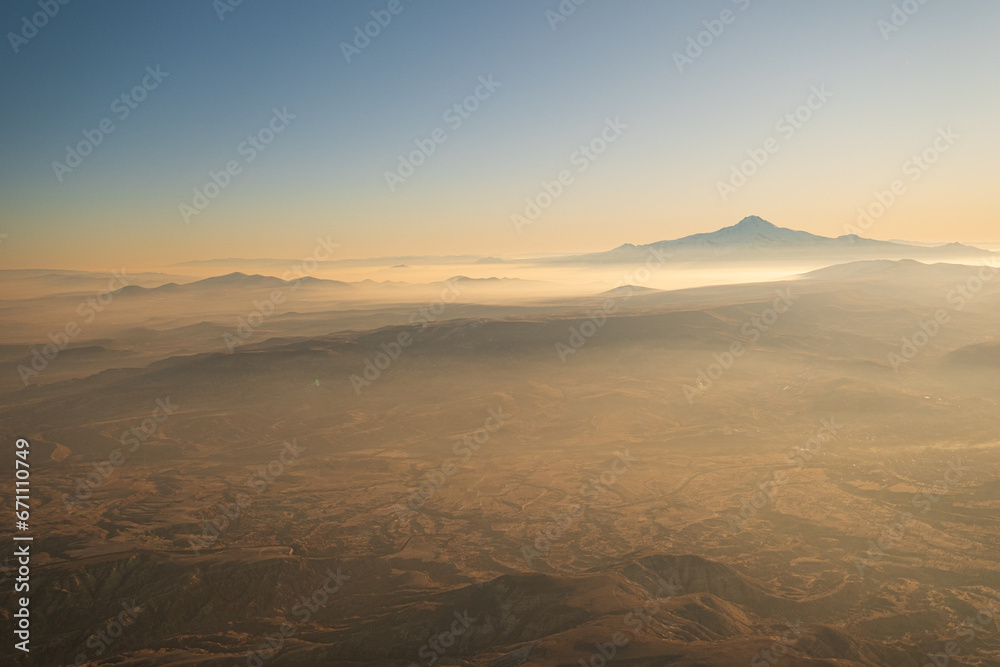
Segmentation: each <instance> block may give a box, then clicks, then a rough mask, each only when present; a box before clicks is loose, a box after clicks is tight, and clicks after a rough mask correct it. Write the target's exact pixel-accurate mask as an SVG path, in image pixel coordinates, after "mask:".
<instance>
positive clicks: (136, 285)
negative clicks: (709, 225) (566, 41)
mask: <svg viewBox="0 0 1000 667" xmlns="http://www.w3.org/2000/svg"><path fill="white" fill-rule="evenodd" d="M480 268H481V265H480ZM491 268H493V269H495V271H494V274H495V275H497V274H504V273H507V270H506V269H505V268H504V267H491ZM628 269H629V267H627V266H623V267H620V268H619V269H616V270H617V271H618V273H619V274H621V273H623V272H625V271H626V270H628ZM997 271H998V270H997V269H995V268H992V266H990V265H986V266H972V265H959V264H946V263H933V262H931V261H920V262H918V261H914V260H906V259H902V260H899V259H896V260H877V259H872V260H865V261H858V262H845V263H842V264H837V265H835V266H831V267H829V268H823V269H820V270H818V271H812V272H807V273H805V274H802V275H797V276H794V277H790V278H788V279H785V280H779V281H769V282H753V283H745V284H734V285H711V286H703V287H694V288H687V289H681V290H667V289H652V288H647V287H642V286H638V285H636V284H635V283H636V282H637V281H632V283H630V284H629V285H625V286H619V287H614V284H613V283H612V284H610V285H605V286H604V288H603V289H599V288H597V287H595V288H593V289H591V288H590V287H586V288H579V289H577V290H576V291H577V292H585V293H571V292H572V290H566V289H562V288H560V289H555V288H551V289H549V293H547V294H546V289H547V288H546V287H545V285H544V284H543V283H542V282H541V281H524V282H525V283H527V284H530V285H532V286H533V287H532V289H531V290H530V291H531V294H530V295H528V296H522V297H521V298H514V297H513V296H512V295H516V294H517V293H518V290H519V289H521V288H522V287H524V286H523V285H519V284H518V283H517V282H516V281H515V282H509V281H508V283H507V284H505V285H502V287H503V289H500V288H499V286H498V285H497V281H494V282H493V283H491V282H490V281H489V280H486V279H483V278H476V279H472V278H463V279H458V280H452V281H429V282H427V283H426V284H423V285H421V286H418V287H414V286H410V287H408V288H404V287H399V286H397V287H395V288H393V289H395V290H396V291H393V292H391V294H390V293H388V292H386V290H388V289H389V287H387V286H386V285H383V286H382V287H381V288H378V289H377V288H375V287H371V286H369V287H371V289H367V288H364V287H358V286H357V284H356V283H352V284H351V285H353V286H349V285H348V284H347V283H340V284H336V283H333V282H330V281H324V280H303V281H296V282H289V281H282V280H281V279H279V278H274V277H266V276H261V275H255V274H245V273H232V274H227V275H223V276H220V277H214V278H211V279H209V280H205V281H202V282H197V281H192V279H191V278H187V283H186V284H180V285H176V286H173V287H167V288H163V287H160V285H164V284H166V283H168V282H174V281H175V280H174V279H171V278H167V277H163V276H156V275H149V276H139V277H133V278H132V280H131V282H130V284H129V286H128V287H126V288H125V289H121V288H120V287H119V286H115V290H116V291H114V292H113V293H112V298H110V299H105V300H106V303H103V304H101V305H102V309H101V311H99V312H95V315H94V317H93V318H92V320H91V321H90V322H86V321H85V320H84V314H85V313H86V312H87V311H86V309H85V308H84V313H83V314H81V313H80V311H78V310H77V305H78V304H80V303H86V299H87V297H88V295H90V296H92V295H94V294H95V293H97V292H99V291H100V290H102V289H103V288H104V287H105V285H104V284H103V283H106V282H107V279H108V277H107V276H104V277H101V276H96V275H83V274H80V275H63V276H55V274H54V273H52V272H50V273H48V274H45V273H44V272H40V273H38V274H30V272H4V273H5V274H6V275H5V276H3V280H4V281H5V293H6V294H7V298H6V299H5V300H4V301H3V302H2V304H0V309H2V311H3V328H4V340H5V345H4V346H3V347H2V349H0V352H2V355H3V356H2V358H0V364H2V367H3V384H2V396H0V405H2V408H0V415H2V431H3V436H4V440H5V441H9V442H13V441H14V439H16V438H18V437H23V438H27V439H28V440H29V441H30V442H31V443H32V457H33V458H32V465H33V469H32V473H33V477H32V479H33V480H34V481H33V484H34V491H33V493H34V494H35V503H36V509H34V511H33V518H34V526H35V528H34V529H35V530H36V533H37V535H38V537H36V542H35V545H34V546H35V558H34V560H33V563H34V567H35V572H34V575H33V577H34V578H33V582H34V585H35V592H34V600H35V602H34V605H35V606H34V608H33V609H34V614H35V623H36V624H37V625H36V632H37V633H38V636H44V637H45V638H46V641H45V645H44V647H41V646H40V647H38V648H37V649H36V651H37V653H38V655H37V656H36V653H35V652H33V653H32V658H33V659H38V660H40V662H37V663H35V664H44V665H70V664H94V665H134V666H139V665H195V664H197V665H219V666H221V665H244V664H246V665H261V664H269V665H275V666H279V665H316V664H337V665H341V664H342V665H362V664H365V665H368V664H378V665H398V666H399V667H405V666H409V665H413V664H417V665H432V664H437V665H490V664H498V665H499V664H508V665H516V664H529V665H579V664H581V662H580V661H583V663H584V664H591V665H595V667H599V666H600V665H602V664H605V662H607V663H608V664H620V665H631V666H638V665H650V666H653V665H668V664H669V665H687V666H693V665H751V666H753V667H758V666H760V665H771V664H779V665H787V666H789V667H792V666H797V665H830V666H832V665H845V666H846V665H900V666H904V667H905V666H911V665H912V666H913V667H921V666H923V665H925V664H937V665H943V664H950V665H977V666H985V665H1000V628H998V627H997V625H996V624H995V623H994V622H993V618H994V616H995V615H996V613H997V612H998V611H1000V558H998V556H997V554H998V545H1000V538H998V534H1000V533H998V527H1000V513H998V512H1000V449H998V441H1000V438H998V436H997V432H998V431H997V414H998V403H997V389H996V387H997V384H996V378H997V371H998V369H1000V341H998V340H997V338H996V332H997V331H998V327H1000V280H994V275H995V274H996V273H997ZM653 272H654V273H655V270H654V271H653ZM178 280H179V279H178ZM46 281H48V282H46ZM52 281H57V282H58V287H57V286H56V285H55V284H50V283H52ZM81 281H84V282H81ZM87 281H89V282H87ZM29 285H30V286H31V288H30V289H29ZM73 285H77V286H79V287H78V288H74V287H73ZM494 287H495V288H497V289H493V288H494ZM380 289H381V290H382V291H379V290H380ZM588 290H589V292H588ZM276 293H277V294H280V296H281V299H280V300H279V299H277V298H275V296H274V295H275V294H276ZM18 294H19V295H21V296H20V297H18V296H16V295H18ZM271 299H273V301H274V302H273V303H272V304H271V305H272V306H273V311H270V312H268V309H267V307H266V303H268V302H270V301H269V300H271ZM262 304H263V305H264V306H265V307H263V308H260V312H261V317H259V318H257V319H249V320H248V319H247V317H248V314H249V313H251V312H252V311H254V310H255V309H256V308H258V307H259V306H261V305H262ZM67 318H70V319H71V320H73V321H76V322H77V323H78V324H79V325H80V329H81V333H80V334H79V335H78V336H76V337H74V338H73V340H72V341H70V342H69V344H68V345H66V346H65V349H60V350H59V351H58V353H57V354H54V355H52V358H51V359H49V358H45V360H44V363H43V362H42V361H40V360H39V359H38V358H36V357H35V355H34V353H33V350H37V351H41V350H42V348H43V346H44V345H45V344H46V343H48V342H49V341H48V340H47V334H48V333H50V332H53V331H62V330H63V323H64V322H65V321H66V319H67ZM239 318H243V320H242V322H243V323H242V324H240V319H239ZM240 327H242V328H240ZM57 338H58V336H57ZM53 340H55V339H53ZM53 344H56V343H53ZM43 358H44V355H43ZM33 364H34V365H33ZM25 369H30V370H25ZM5 565H8V566H9V565H10V563H6V564H5ZM6 573H7V574H6V575H5V576H6V577H8V578H9V577H10V576H11V575H12V572H11V571H10V570H9V569H8V570H6ZM5 590H6V589H5ZM5 595H9V593H6V592H5ZM4 608H5V609H10V608H12V606H11V605H8V604H5V605H4ZM123 609H124V610H126V611H123ZM5 613H8V612H5ZM504 656H508V657H507V658H506V659H505V658H504ZM11 664H13V663H11Z"/></svg>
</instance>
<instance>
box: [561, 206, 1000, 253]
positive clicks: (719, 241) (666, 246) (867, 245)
mask: <svg viewBox="0 0 1000 667" xmlns="http://www.w3.org/2000/svg"><path fill="white" fill-rule="evenodd" d="M651 252H655V253H657V254H658V255H661V256H663V257H665V258H667V259H671V260H676V261H701V260H719V259H737V260H770V259H781V260H789V259H805V258H809V259H815V258H817V257H823V258H826V259H830V260H831V261H838V262H839V261H852V260H855V259H876V258H878V259H959V258H985V257H986V256H987V255H989V251H986V250H982V249H980V248H974V247H972V246H967V245H962V244H961V243H950V244H947V245H941V246H925V245H909V244H906V243H899V242H892V241H876V240H874V239H866V238H862V237H860V236H857V235H855V234H848V235H845V236H838V237H836V238H831V237H826V236H818V235H816V234H810V233H809V232H802V231H796V230H794V229H787V228H785V227H778V226H777V225H774V224H772V223H770V222H768V221H767V220H764V219H763V218H760V217H758V216H756V215H752V216H749V217H747V218H744V219H743V220H741V221H740V222H739V223H738V224H735V225H733V226H731V227H724V228H723V229H720V230H718V231H715V232H709V233H703V234H694V235H692V236H685V237H683V238H679V239H675V240H672V241H657V242H656V243H649V244H645V245H633V244H631V243H626V244H625V245H622V246H619V247H617V248H615V249H613V250H609V251H607V252H599V253H591V254H587V255H573V256H568V257H561V258H558V259H556V260H550V261H555V262H558V263H581V264H605V263H608V264H618V263H639V262H645V261H647V260H648V259H649V257H650V253H651Z"/></svg>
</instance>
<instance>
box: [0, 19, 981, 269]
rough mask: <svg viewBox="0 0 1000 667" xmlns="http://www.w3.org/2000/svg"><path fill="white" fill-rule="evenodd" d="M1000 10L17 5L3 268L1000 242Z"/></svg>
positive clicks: (0, 224)
mask: <svg viewBox="0 0 1000 667" xmlns="http://www.w3.org/2000/svg"><path fill="white" fill-rule="evenodd" d="M576 1H577V2H579V1H580V0H576ZM46 7H48V11H49V13H50V14H54V15H52V16H47V15H45V14H44V11H45V8H46ZM906 10H908V11H909V12H910V13H907V12H906ZM379 21H381V23H379ZM998 23H1000V3H997V2H995V1H993V0H952V1H950V2H947V3H946V2H943V0H927V1H926V2H924V4H920V2H918V0H907V1H906V2H898V0H897V2H896V3H895V5H894V3H893V2H890V1H884V0H842V1H839V2H835V3H834V2H816V1H804V0H770V1H768V2H763V1H762V0H711V1H706V0H697V1H695V0H676V1H670V2H666V1H661V2H654V1H652V0H618V1H615V2H611V1H604V2H599V1H598V0H589V1H585V2H582V4H580V5H577V4H575V2H574V0H563V2H559V0H542V1H539V2H502V1H499V0H494V1H492V2H488V1H485V0H464V1H461V0H392V1H390V0H371V1H368V0H364V1H360V0H352V1H351V2H320V1H318V0H286V1H284V2H281V3H277V2H264V1H263V0H243V1H242V2H240V3H239V4H235V0H216V2H214V3H213V2H212V1H211V0H197V1H194V0H178V1H176V2H166V1H162V2H151V1H144V0H133V1H128V2H126V1H124V0H122V1H110V0H104V1H101V0H94V1H92V2H82V1H80V0H76V1H73V0H69V1H68V2H67V4H59V2H58V0H41V2H39V0H34V1H21V0H7V1H6V2H4V3H3V6H2V8H0V29H2V31H3V32H4V35H5V39H4V43H3V44H2V45H0V86H2V90H3V91H4V95H3V102H2V104H0V109H2V112H3V122H2V123H0V156H2V160H0V268H50V269H60V268H62V269H84V270H102V269H107V268H108V267H109V266H121V265H123V264H127V265H128V266H130V267H133V268H136V269H140V268H152V267H163V266H168V265H170V264H172V263H175V262H184V261H190V260H205V259H212V258H228V257H243V258H255V257H282V258H285V257H287V258H294V257H303V256H306V255H308V254H310V253H311V252H312V251H313V249H314V247H315V246H316V243H317V241H316V239H317V238H320V237H322V238H326V239H332V240H334V241H335V242H336V243H338V244H339V246H338V253H339V255H338V256H339V257H342V258H358V257H379V256H406V255H450V254H476V255H484V256H486V255H490V256H503V257H518V256H526V255H531V254H536V253H552V252H584V251H599V250H605V249H610V248H613V247H616V246H618V245H621V244H623V243H637V244H638V243H649V242H654V241H658V240H663V239H670V238H677V237H680V236H684V235H687V234H693V233H698V232H705V231H713V230H715V229H718V228H720V227H724V226H728V225H731V224H734V223H736V222H738V221H739V220H740V219H742V218H743V217H745V216H747V215H751V214H754V215H759V216H761V217H764V218H765V219H767V220H770V221H771V222H773V223H775V224H778V225H780V226H784V227H790V228H794V229H803V230H806V231H810V232H813V233H815V234H821V235H823V236H839V235H842V234H845V233H860V234H861V235H862V236H868V237H871V238H881V239H899V238H902V239H911V240H914V241H920V242H951V241H966V242H977V241H985V240H990V241H993V240H996V239H998V238H1000V233H997V232H996V231H995V230H996V221H997V220H996V212H997V210H998V203H1000V202H998V197H1000V194H998V193H1000V188H998V187H997V185H996V171H995V159H996V156H997V155H998V154H1000V128H998V124H997V122H996V119H997V118H998V117H1000V88H998V86H997V85H996V73H997V72H998V71H1000V40H997V39H996V26H997V25H998ZM366 28H367V31H368V33H369V34H368V35H365V30H366ZM370 35H374V36H370ZM123 96H124V97H123ZM456 104H457V105H459V107H458V110H456V109H455V105H456ZM787 114H792V116H791V118H792V120H787V118H786V115H787ZM796 114H797V117H796ZM783 119H784V120H783ZM421 147H422V148H421ZM77 148H79V150H77ZM414 151H417V153H416V154H414ZM921 155H923V156H924V157H920V156H921ZM914 156H916V157H917V160H914ZM411 157H412V158H413V159H412V161H411ZM755 158H756V162H747V160H754V159H755ZM932 158H933V159H932ZM401 160H402V161H404V162H405V164H402V166H401ZM227 168H228V169H229V171H228V172H227ZM734 169H735V171H734ZM213 174H214V179H215V182H213ZM748 174H749V175H748ZM219 184H221V186H220V185H219ZM894 190H895V192H894ZM207 195H212V196H211V197H209V196H207ZM533 205H534V206H537V209H534V208H533ZM859 210H868V211H869V213H870V214H871V215H870V217H868V218H861V217H860V215H859Z"/></svg>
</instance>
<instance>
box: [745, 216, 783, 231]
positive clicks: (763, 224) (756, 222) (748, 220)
mask: <svg viewBox="0 0 1000 667" xmlns="http://www.w3.org/2000/svg"><path fill="white" fill-rule="evenodd" d="M736 227H738V228H740V229H743V228H751V229H778V227H777V225H773V224H771V223H770V222H768V221H767V220H765V219H764V218H762V217H760V216H757V215H750V216H747V217H745V218H743V219H742V220H740V221H739V223H738V224H737V225H736Z"/></svg>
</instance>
